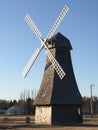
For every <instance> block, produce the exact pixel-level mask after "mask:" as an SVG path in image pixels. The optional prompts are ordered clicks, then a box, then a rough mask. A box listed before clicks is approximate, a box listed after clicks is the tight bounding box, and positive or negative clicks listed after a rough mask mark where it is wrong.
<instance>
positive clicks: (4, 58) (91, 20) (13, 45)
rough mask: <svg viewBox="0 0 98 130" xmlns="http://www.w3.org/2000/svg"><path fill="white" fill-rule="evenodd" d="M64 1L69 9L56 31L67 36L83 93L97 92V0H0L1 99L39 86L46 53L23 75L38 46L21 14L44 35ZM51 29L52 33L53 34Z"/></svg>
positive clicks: (76, 75) (10, 98)
mask: <svg viewBox="0 0 98 130" xmlns="http://www.w3.org/2000/svg"><path fill="white" fill-rule="evenodd" d="M64 5H67V6H68V7H69V11H68V13H67V14H66V16H65V17H64V19H63V21H62V22H61V24H60V25H59V27H58V28H57V30H56V32H55V33H57V32H60V33H62V34H63V35H64V36H65V37H67V38H68V39H69V40H70V42H71V45H72V47H73V50H72V51H71V58H72V64H73V69H74V73H75V77H76V81H77V84H78V88H79V90H80V93H81V95H82V96H90V85H91V84H94V86H93V95H94V96H98V0H42V1H41V0H8V1H7V0H0V99H4V100H14V99H16V100H18V99H20V94H21V92H22V91H23V90H24V89H25V90H29V91H31V90H34V91H35V90H38V89H39V87H40V84H41V81H42V77H43V73H44V67H45V61H46V54H45V50H44V49H43V50H42V52H41V53H40V55H39V57H38V58H37V60H36V62H35V63H34V65H33V67H32V69H31V71H30V72H29V74H28V75H27V77H26V78H25V79H24V78H23V77H22V74H21V73H22V70H23V69H24V67H25V65H26V64H27V62H28V61H29V59H30V57H31V56H32V55H33V53H34V52H35V50H36V48H39V47H40V41H39V39H38V38H37V37H36V36H35V34H34V33H33V31H32V30H31V28H30V27H29V26H28V25H27V24H26V22H25V20H24V17H25V16H26V14H29V15H30V17H31V18H32V19H33V21H34V22H35V24H36V25H37V27H38V28H39V30H40V31H41V33H42V37H43V38H45V37H46V36H47V34H48V32H49V31H50V29H51V27H52V25H53V24H54V22H55V20H56V18H57V17H58V15H59V13H60V11H61V10H62V8H63V7H64ZM55 33H54V34H55Z"/></svg>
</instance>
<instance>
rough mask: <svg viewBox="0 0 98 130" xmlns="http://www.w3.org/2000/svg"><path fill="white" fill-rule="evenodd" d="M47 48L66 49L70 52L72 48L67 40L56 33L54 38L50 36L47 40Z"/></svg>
mask: <svg viewBox="0 0 98 130" xmlns="http://www.w3.org/2000/svg"><path fill="white" fill-rule="evenodd" d="M48 47H49V48H58V47H59V48H62V47H63V48H66V49H67V50H72V46H71V44H70V41H69V39H68V38H66V37H65V36H63V35H62V34H61V33H59V32H58V33H57V34H55V35H54V36H52V37H51V38H50V39H49V40H48Z"/></svg>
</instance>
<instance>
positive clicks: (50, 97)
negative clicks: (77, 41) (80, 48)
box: [34, 33, 83, 124]
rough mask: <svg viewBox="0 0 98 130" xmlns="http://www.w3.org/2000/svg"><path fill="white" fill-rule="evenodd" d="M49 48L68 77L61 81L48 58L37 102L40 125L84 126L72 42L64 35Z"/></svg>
mask: <svg viewBox="0 0 98 130" xmlns="http://www.w3.org/2000/svg"><path fill="white" fill-rule="evenodd" d="M48 47H49V49H50V50H51V52H52V54H53V55H54V57H55V58H56V60H57V61H58V62H59V64H60V65H61V67H62V68H63V70H64V71H65V73H66V75H65V77H64V78H63V79H62V80H61V79H60V78H59V76H58V74H57V73H56V71H55V70H54V68H53V67H52V64H51V62H50V61H49V59H48V57H47V59H46V66H45V70H44V75H43V79H42V83H41V86H40V89H39V92H38V94H37V97H36V98H35V102H34V104H35V105H36V115H35V122H36V124H66V123H82V103H83V100H82V97H81V95H80V92H79V90H78V86H77V83H76V80H75V76H74V72H73V67H72V62H71V54H70V50H71V49H72V47H71V44H70V41H69V40H68V39H67V38H65V37H64V36H63V35H62V34H60V33H58V34H56V35H55V36H53V37H52V38H51V39H50V40H49V42H48Z"/></svg>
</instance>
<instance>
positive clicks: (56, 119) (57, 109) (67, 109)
mask: <svg viewBox="0 0 98 130" xmlns="http://www.w3.org/2000/svg"><path fill="white" fill-rule="evenodd" d="M82 121H83V120H82V109H81V106H79V105H71V106H70V105H53V106H36V113H35V124H43V125H64V124H77V123H82Z"/></svg>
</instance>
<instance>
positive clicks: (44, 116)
mask: <svg viewBox="0 0 98 130" xmlns="http://www.w3.org/2000/svg"><path fill="white" fill-rule="evenodd" d="M35 124H48V125H51V106H36V111H35Z"/></svg>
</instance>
